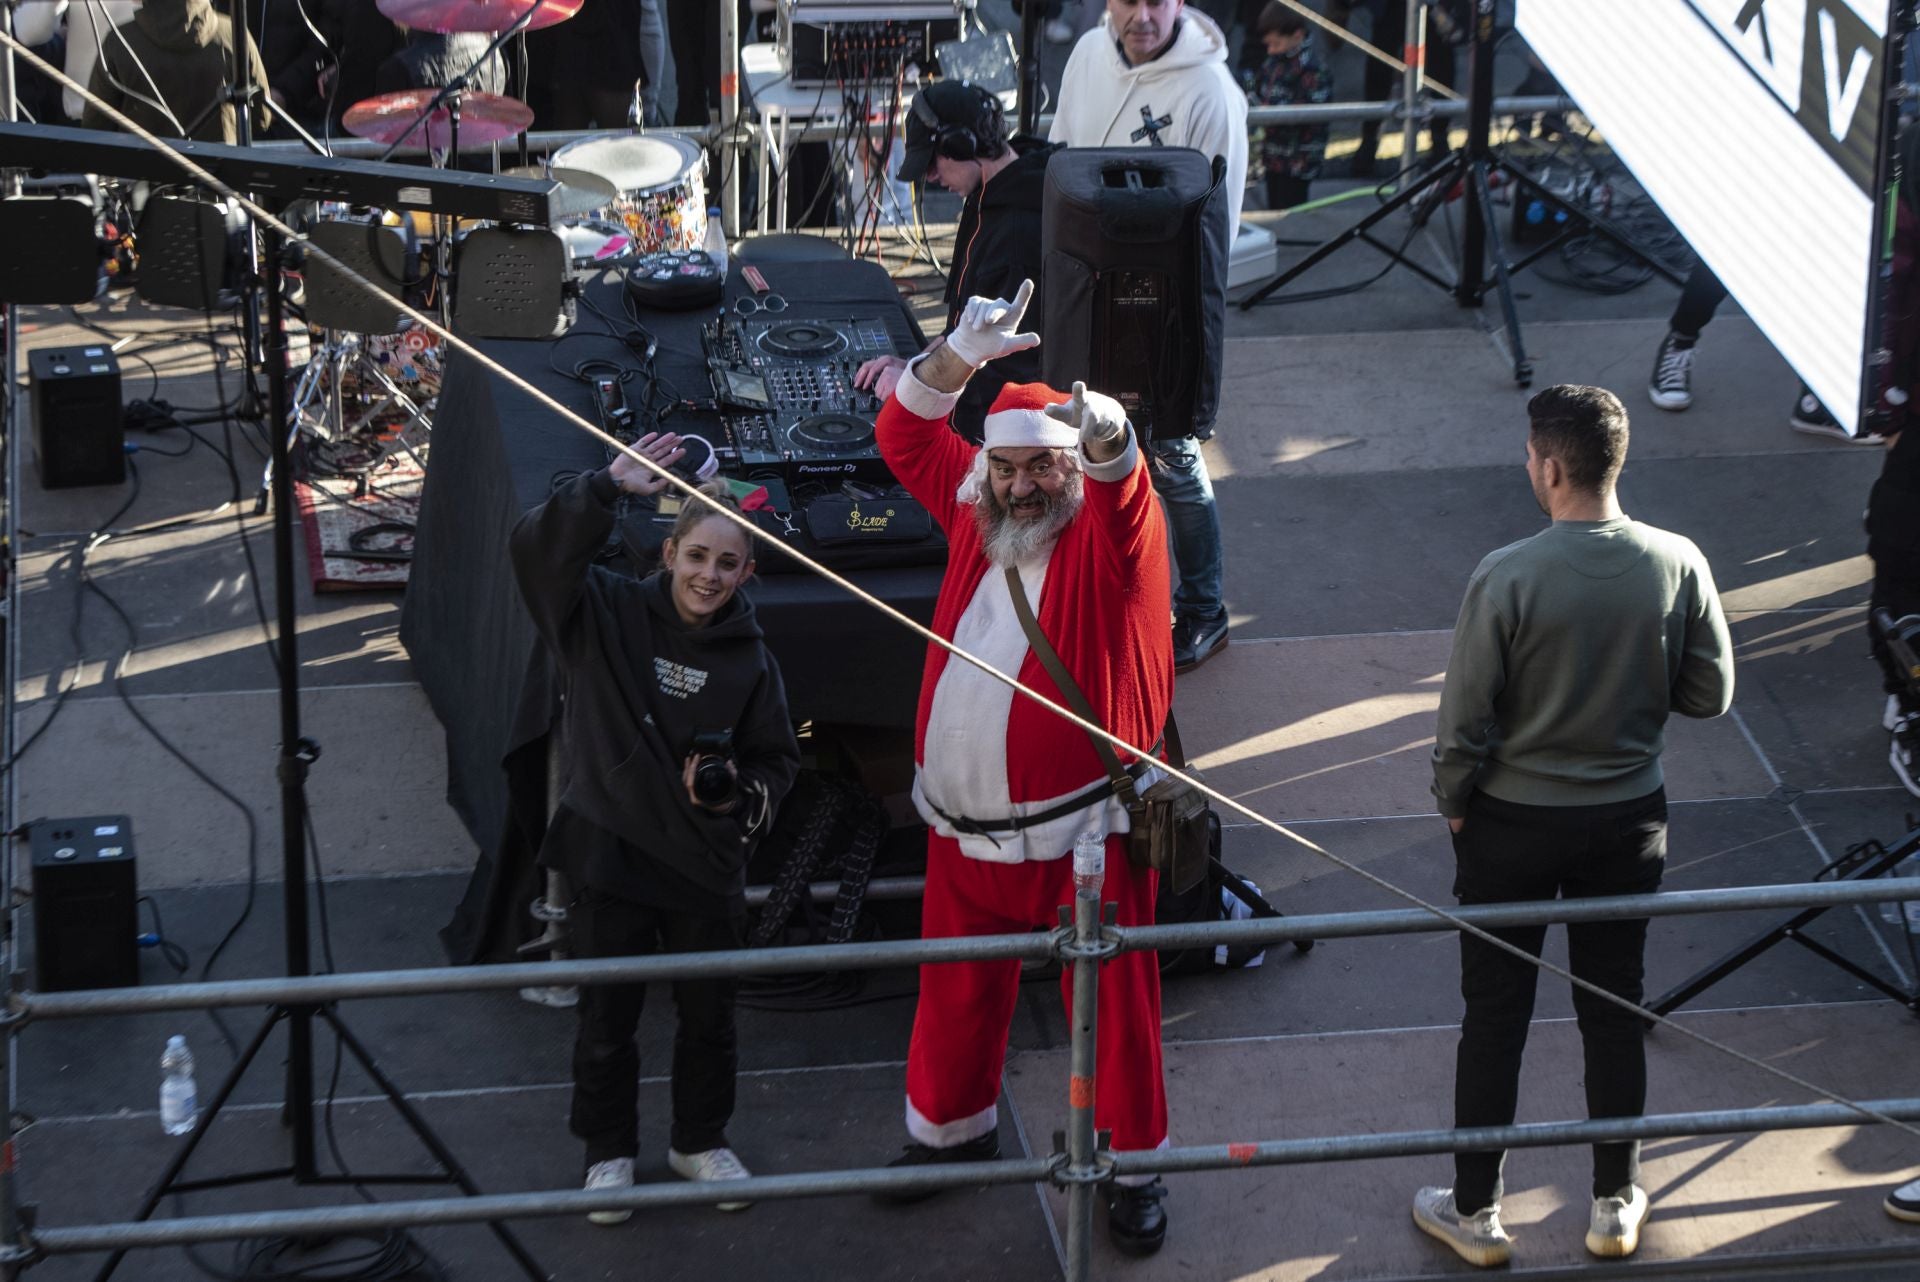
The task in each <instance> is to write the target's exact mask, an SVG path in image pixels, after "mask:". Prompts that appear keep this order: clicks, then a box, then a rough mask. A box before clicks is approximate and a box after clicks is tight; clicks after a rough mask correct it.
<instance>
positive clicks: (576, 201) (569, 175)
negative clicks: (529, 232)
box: [502, 165, 620, 218]
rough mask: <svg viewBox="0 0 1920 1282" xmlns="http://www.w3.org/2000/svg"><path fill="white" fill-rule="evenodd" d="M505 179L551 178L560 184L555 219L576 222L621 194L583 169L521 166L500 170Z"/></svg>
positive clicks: (605, 205) (611, 184)
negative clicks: (570, 219) (571, 219)
mask: <svg viewBox="0 0 1920 1282" xmlns="http://www.w3.org/2000/svg"><path fill="white" fill-rule="evenodd" d="M502 174H503V176H504V177H507V178H551V179H552V180H553V181H554V182H557V183H559V184H560V190H559V191H556V192H554V193H553V216H554V217H555V218H578V217H580V216H581V215H583V214H590V213H592V212H593V211H594V210H596V209H605V208H606V207H607V206H608V205H611V204H612V203H613V201H614V198H615V197H617V196H618V195H619V194H620V191H619V189H618V188H617V187H615V186H614V185H613V183H612V182H610V181H608V180H607V179H605V178H602V177H601V176H600V175H599V174H592V173H588V172H587V171H586V170H584V169H551V170H550V169H548V168H547V167H546V166H545V165H520V166H517V167H515V168H513V169H507V170H503V171H502Z"/></svg>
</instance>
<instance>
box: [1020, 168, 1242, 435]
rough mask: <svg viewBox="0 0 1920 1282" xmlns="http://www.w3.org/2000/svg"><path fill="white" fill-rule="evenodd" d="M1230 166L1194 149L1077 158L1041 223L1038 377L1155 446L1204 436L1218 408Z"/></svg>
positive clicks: (1051, 180)
mask: <svg viewBox="0 0 1920 1282" xmlns="http://www.w3.org/2000/svg"><path fill="white" fill-rule="evenodd" d="M1225 176H1226V163H1225V161H1222V160H1213V161H1209V160H1208V159H1207V157H1205V156H1203V155H1201V154H1200V153H1199V152H1197V151H1194V150H1193V149H1191V148H1188V147H1087V148H1074V147H1069V148H1067V149H1066V150H1064V151H1061V152H1059V153H1057V154H1056V155H1055V156H1054V157H1053V159H1052V160H1051V161H1050V162H1049V163H1048V165H1047V184H1046V196H1045V200H1044V203H1043V205H1042V213H1041V244H1042V248H1043V249H1044V251H1045V258H1044V259H1043V260H1042V261H1043V265H1042V268H1041V270H1042V273H1043V279H1042V281H1041V285H1042V290H1041V292H1042V295H1043V296H1044V299H1045V309H1046V314H1045V316H1044V317H1042V324H1041V329H1040V333H1041V335H1042V336H1043V337H1044V338H1045V339H1046V342H1045V343H1043V344H1041V347H1040V362H1041V377H1042V378H1044V379H1045V380H1046V381H1047V383H1048V384H1050V385H1051V386H1053V387H1059V388H1066V387H1071V386H1072V385H1073V383H1074V381H1075V380H1076V379H1079V380H1083V381H1084V382H1085V383H1086V385H1087V386H1088V387H1089V388H1091V389H1093V390H1094V391H1096V392H1105V393H1106V394H1107V395H1109V396H1111V397H1114V398H1115V399H1117V400H1118V401H1119V402H1120V403H1121V404H1122V405H1124V406H1126V408H1127V414H1128V416H1129V417H1130V418H1132V420H1133V425H1134V428H1135V429H1136V430H1137V431H1138V432H1139V433H1140V435H1141V437H1142V439H1145V440H1163V439H1172V438H1177V437H1182V436H1191V435H1194V434H1196V433H1199V434H1201V435H1206V434H1207V429H1209V428H1211V426H1212V424H1213V418H1214V414H1215V412H1216V411H1217V410H1218V409H1219V405H1220V360H1221V356H1222V348H1223V346H1224V343H1223V340H1224V337H1225V330H1226V323H1227V254H1228V247H1229V242H1230V239H1231V233H1230V231H1229V229H1228V227H1227V201H1226V193H1225V191H1224V189H1223V187H1222V183H1223V181H1224V179H1225Z"/></svg>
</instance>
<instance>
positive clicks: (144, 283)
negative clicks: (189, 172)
mask: <svg viewBox="0 0 1920 1282" xmlns="http://www.w3.org/2000/svg"><path fill="white" fill-rule="evenodd" d="M245 228H246V221H245V215H243V214H241V213H240V211H239V210H238V209H237V208H236V207H234V206H231V205H228V204H227V203H226V202H225V201H216V200H210V199H208V198H207V197H205V196H203V195H200V194H199V193H196V192H155V193H154V194H153V195H151V196H149V197H148V198H147V205H146V208H145V209H143V210H141V211H140V218H139V221H138V222H137V223H136V224H135V230H134V244H135V245H136V246H137V247H138V248H139V251H140V270H139V271H138V272H137V273H136V274H135V276H134V278H133V290H134V292H135V293H136V294H138V295H139V296H140V297H141V298H142V299H144V300H146V301H147V302H149V303H159V304H162V305H164V306H168V307H186V308H190V309H192V310H194V311H200V312H216V311H224V310H226V308H227V307H229V306H231V303H230V302H228V301H226V300H225V299H223V298H222V295H223V294H225V295H227V296H228V297H229V298H231V297H232V296H233V295H235V294H237V292H238V290H239V288H240V286H241V275H242V273H241V270H240V263H241V259H242V258H243V257H244V255H245V235H246V231H245Z"/></svg>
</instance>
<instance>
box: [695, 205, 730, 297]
mask: <svg viewBox="0 0 1920 1282" xmlns="http://www.w3.org/2000/svg"><path fill="white" fill-rule="evenodd" d="M700 248H702V249H704V250H706V251H707V257H709V258H711V259H713V265H714V267H715V268H716V269H717V270H718V271H719V273H720V279H721V280H725V279H726V278H727V228H726V224H725V222H724V220H723V219H722V218H721V215H720V211H719V209H717V208H716V209H709V210H708V211H707V239H706V240H705V242H704V243H702V244H701V246H700Z"/></svg>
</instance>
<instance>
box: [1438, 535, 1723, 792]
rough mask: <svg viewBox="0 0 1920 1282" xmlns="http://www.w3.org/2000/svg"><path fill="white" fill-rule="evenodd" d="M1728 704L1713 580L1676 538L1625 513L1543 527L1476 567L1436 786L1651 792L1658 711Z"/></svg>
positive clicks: (1656, 782)
mask: <svg viewBox="0 0 1920 1282" xmlns="http://www.w3.org/2000/svg"><path fill="white" fill-rule="evenodd" d="M1732 701H1733V645H1732V642H1731V640H1730V639H1729V638H1728V636H1727V620H1726V615H1725V614H1723V613H1722V612H1721V609H1720V595H1719V593H1718V592H1716V591H1715V590H1714V586H1713V573H1712V571H1711V570H1709V569H1708V568H1707V562H1706V558H1705V557H1703V556H1701V555H1700V549H1699V548H1697V547H1695V546H1694V545H1693V543H1692V542H1691V541H1690V540H1688V539H1685V538H1683V537H1681V536H1680V535H1678V534H1671V533H1669V532H1667V531H1665V530H1660V529H1655V528H1654V527H1653V526H1650V525H1643V524H1641V523H1640V522H1638V521H1631V520H1628V519H1627V518H1626V517H1624V516H1621V517H1614V518H1612V519H1611V520H1606V521H1555V522H1554V523H1553V524H1552V525H1551V526H1549V527H1548V528H1547V529H1545V530H1542V531H1541V532H1540V533H1538V534H1536V535H1534V536H1533V537H1532V538H1529V539H1522V540H1521V541H1520V542H1518V543H1514V544H1511V545H1510V546H1507V547H1504V548H1501V549H1500V550H1499V551H1498V552H1494V553H1492V554H1491V555H1489V556H1488V557H1487V558H1486V559H1485V560H1484V561H1482V562H1481V563H1480V568H1479V569H1477V570H1475V571H1474V572H1473V579H1472V581H1471V582H1469V583H1468V585H1467V595H1466V600H1464V601H1463V602H1461V605H1460V621H1459V622H1458V623H1457V624H1456V625H1455V626H1454V633H1453V657H1452V658H1451V659H1450V660H1449V661H1448V663H1447V681H1446V688H1445V690H1444V691H1443V692H1442V693H1441V696H1440V727H1439V733H1438V736H1437V738H1436V742H1435V743H1434V748H1433V795H1434V796H1435V797H1438V798H1439V801H1440V813H1441V814H1442V815H1445V816H1446V817H1448V818H1449V819H1453V818H1458V817H1460V816H1462V815H1464V814H1466V806H1467V798H1468V797H1470V796H1472V795H1473V792H1474V790H1475V789H1479V790H1480V791H1482V792H1485V793H1487V794H1488V795H1490V796H1494V797H1498V798H1500V799H1501V800H1503V801H1513V802H1520V803H1522V804H1525V805H1534V806H1587V805H1603V804H1606V803H1608V802H1614V801H1629V800H1632V799H1633V798H1635V797H1641V796H1645V795H1646V794H1647V793H1650V792H1652V791H1653V790H1654V789H1656V788H1658V787H1660V785H1661V774H1660V752H1661V749H1662V748H1663V747H1664V746H1665V737H1666V723H1667V716H1668V714H1669V713H1672V712H1678V713H1679V714H1681V715H1682V716H1687V717H1717V716H1719V715H1720V714H1721V713H1723V712H1725V711H1726V710H1727V707H1728V705H1729V704H1731V703H1732Z"/></svg>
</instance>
